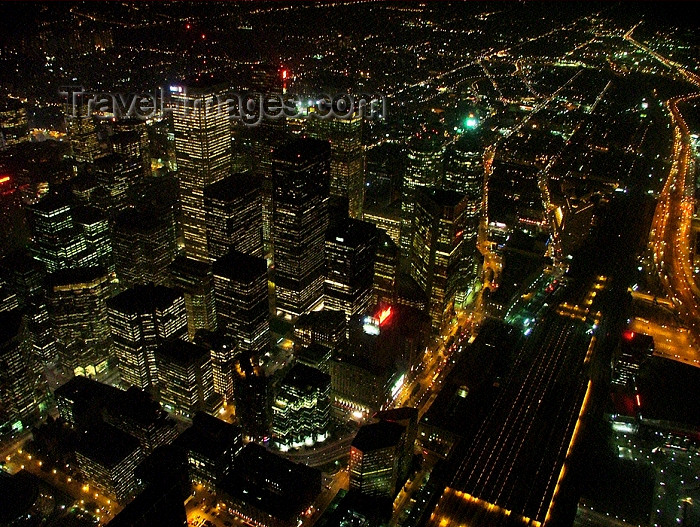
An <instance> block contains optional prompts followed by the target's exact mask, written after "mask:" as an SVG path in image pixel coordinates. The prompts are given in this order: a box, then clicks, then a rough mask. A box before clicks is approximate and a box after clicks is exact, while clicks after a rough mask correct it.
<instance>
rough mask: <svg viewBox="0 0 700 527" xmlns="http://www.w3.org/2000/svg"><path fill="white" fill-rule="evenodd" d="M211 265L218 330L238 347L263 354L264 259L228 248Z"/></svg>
mask: <svg viewBox="0 0 700 527" xmlns="http://www.w3.org/2000/svg"><path fill="white" fill-rule="evenodd" d="M213 268H214V292H215V297H216V313H217V317H218V325H219V329H220V330H221V331H222V332H223V333H224V334H225V335H227V336H229V337H232V338H233V339H235V341H236V343H237V345H238V349H240V350H244V351H252V352H253V353H255V354H256V355H257V356H259V357H260V356H262V355H264V354H265V352H266V351H267V350H268V349H269V346H270V307H269V298H268V288H267V261H266V260H265V258H258V257H255V256H249V255H247V254H243V253H241V252H238V251H230V252H229V253H228V254H226V255H225V256H222V257H221V258H219V259H218V260H216V262H214V266H213Z"/></svg>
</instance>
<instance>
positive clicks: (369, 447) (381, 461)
mask: <svg viewBox="0 0 700 527" xmlns="http://www.w3.org/2000/svg"><path fill="white" fill-rule="evenodd" d="M405 430H406V429H405V428H404V427H403V426H401V425H400V424H398V423H394V422H391V421H379V422H378V423H373V424H369V425H365V426H363V427H361V428H360V430H359V431H358V432H357V435H356V436H355V438H354V439H353V441H352V445H351V446H350V467H349V474H350V490H354V491H356V492H358V493H360V494H362V495H365V496H372V497H378V498H379V497H381V498H394V496H396V492H397V490H398V488H397V487H398V485H400V484H401V483H400V482H399V481H398V475H399V471H400V469H401V454H402V448H401V447H402V444H403V443H402V441H403V436H404V433H405Z"/></svg>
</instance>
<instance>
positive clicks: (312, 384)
mask: <svg viewBox="0 0 700 527" xmlns="http://www.w3.org/2000/svg"><path fill="white" fill-rule="evenodd" d="M330 382H331V377H330V375H328V374H327V373H323V372H322V371H321V370H318V369H316V368H312V367H311V366H307V365H306V364H301V363H296V364H295V365H294V366H293V367H292V369H291V370H289V372H288V373H287V375H285V377H284V379H283V380H282V383H281V384H282V385H287V386H294V387H296V388H298V389H300V390H302V391H306V392H310V391H312V390H314V389H323V388H324V387H326V386H328V385H330Z"/></svg>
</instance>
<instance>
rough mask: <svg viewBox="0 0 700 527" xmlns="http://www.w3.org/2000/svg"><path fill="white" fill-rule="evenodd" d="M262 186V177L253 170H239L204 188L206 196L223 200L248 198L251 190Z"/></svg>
mask: <svg viewBox="0 0 700 527" xmlns="http://www.w3.org/2000/svg"><path fill="white" fill-rule="evenodd" d="M261 188H262V179H261V178H260V177H259V176H256V175H255V174H253V173H252V172H239V173H236V174H232V175H230V176H228V177H225V178H224V179H222V180H221V181H217V182H216V183H213V184H211V185H209V186H207V187H205V189H204V198H205V199H212V200H217V201H223V202H227V203H230V202H233V201H236V200H239V199H246V198H247V195H248V194H249V193H251V192H254V191H258V190H260V189H261Z"/></svg>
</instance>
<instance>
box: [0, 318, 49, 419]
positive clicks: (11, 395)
mask: <svg viewBox="0 0 700 527" xmlns="http://www.w3.org/2000/svg"><path fill="white" fill-rule="evenodd" d="M29 349H30V340H29V338H28V335H27V332H26V325H25V321H24V318H23V316H22V314H21V312H20V311H19V310H14V311H9V312H4V313H0V416H2V417H0V426H3V425H5V424H7V423H8V422H9V423H10V426H12V428H14V429H20V430H21V429H22V426H23V425H27V424H29V422H30V421H31V419H32V418H33V416H34V415H35V413H36V410H37V406H36V402H35V399H34V388H35V385H36V383H37V381H38V376H39V372H36V371H34V370H33V369H32V368H31V365H30V363H29Z"/></svg>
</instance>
